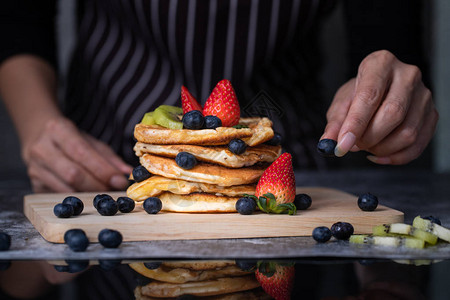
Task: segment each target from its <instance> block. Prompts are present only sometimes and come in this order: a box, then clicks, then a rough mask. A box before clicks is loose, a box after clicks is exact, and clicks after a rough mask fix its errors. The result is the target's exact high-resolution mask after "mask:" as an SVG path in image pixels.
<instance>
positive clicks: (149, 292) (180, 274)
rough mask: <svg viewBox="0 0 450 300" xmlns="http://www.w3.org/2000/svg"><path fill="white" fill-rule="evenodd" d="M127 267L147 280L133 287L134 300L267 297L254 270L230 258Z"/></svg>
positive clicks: (268, 297)
mask: <svg viewBox="0 0 450 300" xmlns="http://www.w3.org/2000/svg"><path fill="white" fill-rule="evenodd" d="M130 267H131V268H132V269H134V270H135V271H136V272H138V273H139V274H141V275H143V276H145V277H147V278H149V279H150V280H151V282H150V283H147V284H144V285H140V286H137V287H136V289H135V290H134V294H135V297H136V299H137V300H150V299H161V298H165V299H179V297H183V295H185V296H187V295H190V296H195V297H201V299H223V300H225V299H271V297H270V296H268V295H267V294H266V293H265V292H264V291H263V290H262V289H261V287H260V284H259V282H258V281H257V280H256V278H255V274H254V272H249V271H242V270H241V269H239V268H238V267H237V266H236V265H235V263H234V261H186V262H182V261H180V262H178V261H173V262H164V263H162V264H161V265H160V266H159V267H158V268H156V269H148V268H147V267H146V266H145V265H144V263H132V264H130Z"/></svg>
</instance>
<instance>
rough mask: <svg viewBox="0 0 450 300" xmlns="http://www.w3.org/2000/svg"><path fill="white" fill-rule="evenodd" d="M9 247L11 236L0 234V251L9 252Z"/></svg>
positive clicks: (4, 233)
mask: <svg viewBox="0 0 450 300" xmlns="http://www.w3.org/2000/svg"><path fill="white" fill-rule="evenodd" d="M9 247H11V236H10V235H9V234H7V233H6V232H0V251H6V250H9Z"/></svg>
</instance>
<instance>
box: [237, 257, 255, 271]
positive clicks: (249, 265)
mask: <svg viewBox="0 0 450 300" xmlns="http://www.w3.org/2000/svg"><path fill="white" fill-rule="evenodd" d="M235 262H236V266H237V267H238V268H239V269H241V270H242V271H246V272H249V271H253V270H254V269H256V261H255V260H245V259H237V260H236V261H235Z"/></svg>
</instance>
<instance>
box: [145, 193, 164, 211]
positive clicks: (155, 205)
mask: <svg viewBox="0 0 450 300" xmlns="http://www.w3.org/2000/svg"><path fill="white" fill-rule="evenodd" d="M143 207H144V210H145V211H146V212H147V213H148V214H157V213H158V212H159V211H160V210H161V208H162V202H161V200H159V198H156V197H149V198H147V199H145V201H144V204H143Z"/></svg>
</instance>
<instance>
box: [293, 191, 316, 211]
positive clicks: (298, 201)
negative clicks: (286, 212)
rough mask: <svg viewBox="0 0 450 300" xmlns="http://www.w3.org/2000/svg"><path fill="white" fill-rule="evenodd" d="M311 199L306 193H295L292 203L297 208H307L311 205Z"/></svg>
mask: <svg viewBox="0 0 450 300" xmlns="http://www.w3.org/2000/svg"><path fill="white" fill-rule="evenodd" d="M311 203H312V199H311V197H310V196H309V195H307V194H297V195H295V200H294V204H295V207H296V208H297V209H299V210H305V209H308V208H309V207H310V206H311Z"/></svg>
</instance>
